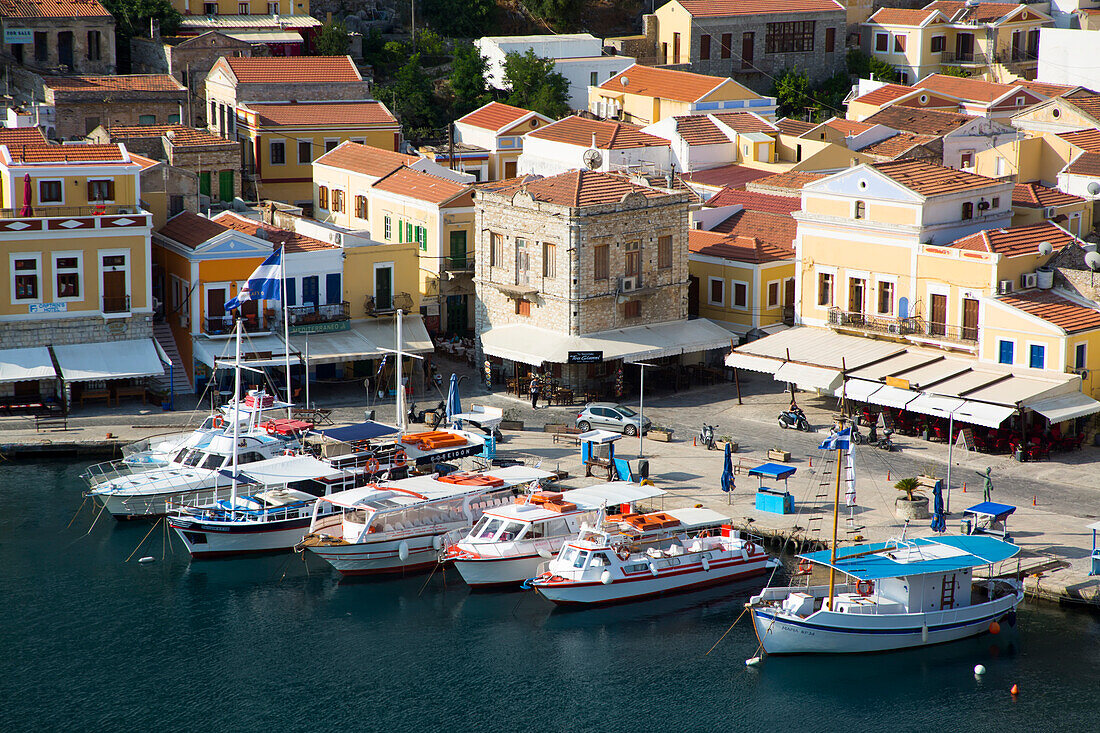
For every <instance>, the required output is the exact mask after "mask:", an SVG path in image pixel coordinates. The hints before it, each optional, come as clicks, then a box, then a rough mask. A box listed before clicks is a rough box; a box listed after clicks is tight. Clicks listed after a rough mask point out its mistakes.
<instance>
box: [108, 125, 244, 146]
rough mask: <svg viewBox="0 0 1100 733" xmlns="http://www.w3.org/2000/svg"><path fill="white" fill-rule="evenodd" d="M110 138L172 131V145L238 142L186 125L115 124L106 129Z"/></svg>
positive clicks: (150, 135) (149, 135) (153, 135)
mask: <svg viewBox="0 0 1100 733" xmlns="http://www.w3.org/2000/svg"><path fill="white" fill-rule="evenodd" d="M107 131H108V132H109V133H110V135H111V139H112V140H125V139H129V138H147V137H164V136H165V135H167V134H168V133H172V145H174V146H176V147H185V148H186V147H204V146H207V145H233V146H234V147H239V145H240V144H239V143H235V142H233V141H232V140H227V139H226V138H224V137H219V136H217V135H215V134H214V133H212V132H210V131H208V130H203V129H199V128H197V127H188V126H187V125H129V126H125V125H124V126H115V127H111V128H109V129H108V130H107Z"/></svg>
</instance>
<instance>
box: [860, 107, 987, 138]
mask: <svg viewBox="0 0 1100 733" xmlns="http://www.w3.org/2000/svg"><path fill="white" fill-rule="evenodd" d="M973 119H974V118H973V117H971V116H970V115H963V114H958V113H957V112H938V111H936V110H931V109H913V108H912V107H899V106H897V105H891V106H889V107H883V108H882V109H880V110H879V111H878V112H875V113H874V114H873V115H871V116H870V117H868V118H867V119H865V120H864V122H867V123H870V124H876V125H885V126H886V127H892V128H893V129H895V130H900V131H902V132H915V133H917V134H918V135H935V136H937V137H939V136H942V135H946V134H947V133H949V132H951V131H952V130H955V129H958V128H959V127H962V126H963V125H965V124H966V123H967V122H970V121H971V120H973Z"/></svg>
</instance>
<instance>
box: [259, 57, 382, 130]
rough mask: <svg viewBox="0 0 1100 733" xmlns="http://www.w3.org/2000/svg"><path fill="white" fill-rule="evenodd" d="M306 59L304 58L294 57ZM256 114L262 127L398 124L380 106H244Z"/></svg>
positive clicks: (325, 103)
mask: <svg viewBox="0 0 1100 733" xmlns="http://www.w3.org/2000/svg"><path fill="white" fill-rule="evenodd" d="M295 58H305V57H301V56H298V57H295ZM243 106H244V107H245V108H246V109H249V110H251V111H253V112H255V113H256V114H257V115H258V116H259V118H260V124H261V125H294V126H296V127H331V126H334V125H335V126H338V127H343V126H352V125H393V126H395V127H396V126H397V120H396V118H394V116H393V115H391V114H390V111H389V110H388V109H386V105H384V104H382V103H381V102H278V103H269V102H264V103H254V102H247V103H246V104H245V105H243Z"/></svg>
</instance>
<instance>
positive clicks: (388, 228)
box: [382, 214, 393, 242]
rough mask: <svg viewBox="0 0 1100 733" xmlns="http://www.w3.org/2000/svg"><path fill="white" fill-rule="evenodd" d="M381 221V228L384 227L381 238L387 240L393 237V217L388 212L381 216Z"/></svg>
mask: <svg viewBox="0 0 1100 733" xmlns="http://www.w3.org/2000/svg"><path fill="white" fill-rule="evenodd" d="M382 223H383V228H384V229H385V231H384V232H383V238H384V239H385V240H386V241H387V242H388V241H390V240H391V239H393V219H392V218H391V217H390V215H389V214H386V215H385V216H384V217H382Z"/></svg>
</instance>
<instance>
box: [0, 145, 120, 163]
mask: <svg viewBox="0 0 1100 733" xmlns="http://www.w3.org/2000/svg"><path fill="white" fill-rule="evenodd" d="M8 152H9V153H10V154H11V157H12V161H13V162H15V163H122V164H125V163H126V162H127V161H126V158H124V157H123V154H122V149H121V148H119V146H118V145H85V144H82V143H77V144H71V145H35V146H32V145H25V146H24V145H19V146H14V145H9V146H8Z"/></svg>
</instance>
